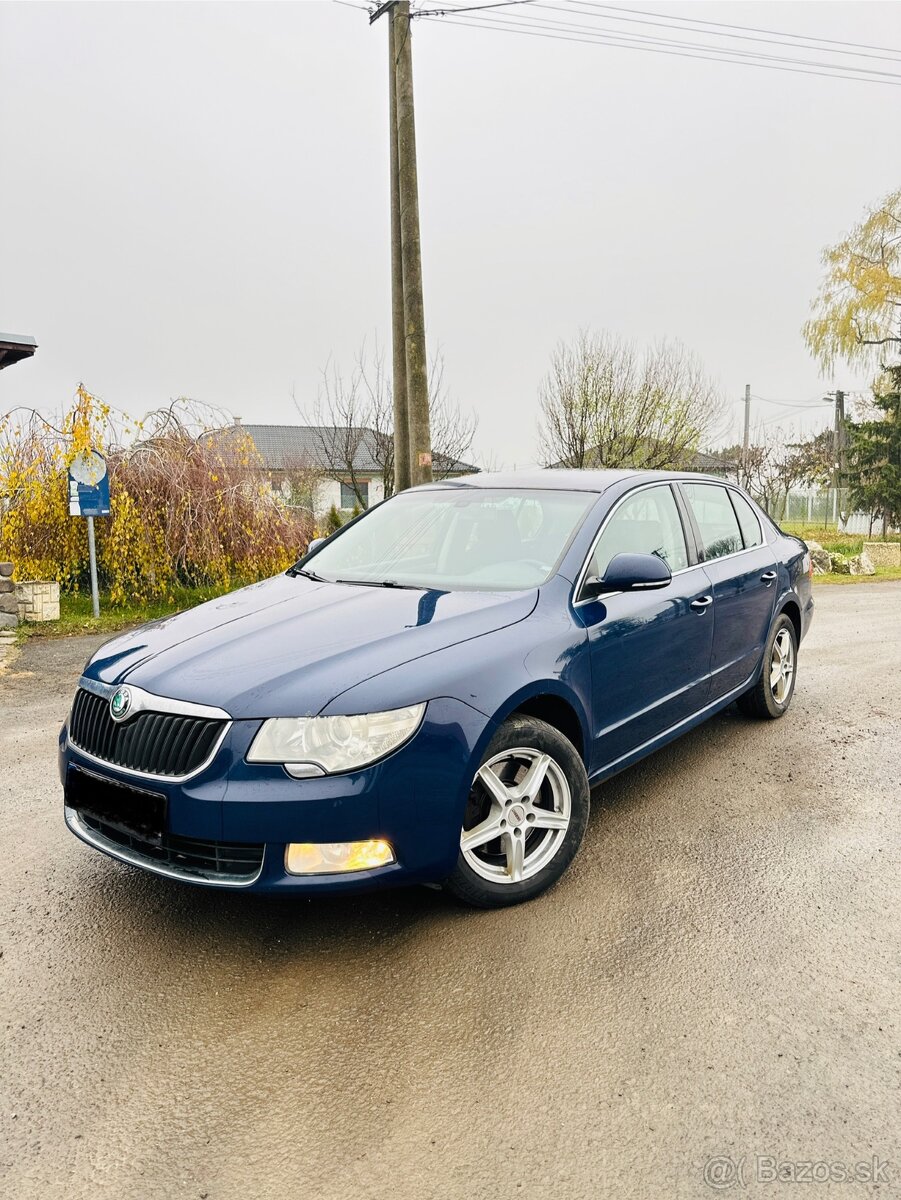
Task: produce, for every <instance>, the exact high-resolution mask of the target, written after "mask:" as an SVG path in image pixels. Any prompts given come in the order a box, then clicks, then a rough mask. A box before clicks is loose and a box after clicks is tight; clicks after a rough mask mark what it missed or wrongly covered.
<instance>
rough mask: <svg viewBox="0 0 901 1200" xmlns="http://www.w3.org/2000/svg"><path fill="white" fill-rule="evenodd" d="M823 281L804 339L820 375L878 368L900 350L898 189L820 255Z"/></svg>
mask: <svg viewBox="0 0 901 1200" xmlns="http://www.w3.org/2000/svg"><path fill="white" fill-rule="evenodd" d="M823 264H824V266H825V267H826V275H825V278H824V279H823V282H822V284H821V286H820V292H819V295H818V296H817V298H816V300H815V301H814V302H813V306H812V307H813V316H812V317H811V319H810V320H809V321H808V322H807V323H806V324H805V326H804V338H805V340H806V342H807V344H808V346H809V347H810V349H811V351H812V353H813V354H814V356H815V357H816V358H817V359H819V361H820V363H821V364H822V365H823V367H824V368H825V369H827V370H828V369H830V368H831V367H832V366H833V364H834V363H835V360H836V359H837V358H843V359H845V360H846V361H847V362H850V363H862V364H868V365H872V366H879V365H880V363H881V362H883V361H884V360H885V357H886V353H887V351H888V350H891V349H892V348H893V347H894V348H899V349H901V189H899V190H898V191H895V192H891V193H890V194H889V195H888V196H886V197H885V199H884V200H883V201H882V203H881V204H880V205H879V206H878V208H875V209H873V211H872V212H870V213H869V214H868V215H867V216H866V218H865V219H864V220H863V221H861V222H860V223H859V224H857V225H855V226H854V228H853V229H852V230H851V232H850V233H849V234H848V236H847V237H845V238H843V239H842V241H840V242H838V243H837V245H835V246H830V247H828V248H827V249H826V250H824V252H823Z"/></svg>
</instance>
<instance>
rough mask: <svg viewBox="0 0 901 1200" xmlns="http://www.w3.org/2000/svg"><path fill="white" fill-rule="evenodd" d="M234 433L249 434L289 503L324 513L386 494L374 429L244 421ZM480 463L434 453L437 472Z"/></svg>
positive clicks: (457, 471)
mask: <svg viewBox="0 0 901 1200" xmlns="http://www.w3.org/2000/svg"><path fill="white" fill-rule="evenodd" d="M234 430H235V432H240V433H243V434H244V435H245V436H246V437H249V438H250V440H251V441H252V442H253V444H254V446H255V447H256V451H257V454H258V455H259V456H260V469H261V470H262V471H263V473H264V474H265V475H266V477H267V478H268V480H269V482H270V484H271V485H272V488H273V490H275V491H278V492H280V493H281V494H282V495H283V496H284V497H285V499H287V500H288V501H289V502H293V503H299V504H301V505H302V506H303V507H309V508H310V509H312V511H313V514H314V516H317V517H319V516H322V515H323V514H324V513H327V512H328V511H329V509H330V508H331V507H332V506H333V505H334V507H335V508H336V509H338V510H339V511H340V512H350V511H352V510H353V509H354V508H368V507H369V506H370V505H372V504H377V503H378V502H379V501H380V500H384V498H385V468H384V462H385V457H386V455H385V453H384V451H383V449H382V447H383V445H384V442H383V440H382V439H381V438H380V435H378V434H377V433H376V432H375V430H373V429H367V428H363V427H361V428H351V429H346V428H343V429H342V428H339V427H336V426H330V425H245V424H244V423H243V422H241V421H239V422H237V423H236V425H235V427H234ZM478 469H479V468H478V467H475V466H473V465H472V464H471V463H465V462H460V461H459V460H454V461H450V460H448V459H447V458H445V457H444V456H443V455H441V454H436V455H435V456H434V470H435V474H436V476H440V477H441V478H443V479H449V478H454V477H456V476H459V475H473V474H475V473H476V472H477V471H478Z"/></svg>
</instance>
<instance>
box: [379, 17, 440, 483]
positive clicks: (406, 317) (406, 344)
mask: <svg viewBox="0 0 901 1200" xmlns="http://www.w3.org/2000/svg"><path fill="white" fill-rule="evenodd" d="M385 13H388V14H390V17H389V19H390V26H391V27H390V31H389V37H388V44H389V47H390V60H389V61H390V71H391V78H390V79H389V87H390V88H393V97H394V100H393V104H392V105H389V109H391V110H393V111H392V128H391V146H392V154H391V175H392V182H391V193H392V251H393V253H392V337H393V343H394V345H393V356H392V361H393V365H394V393H395V398H394V404H395V408H394V414H395V424H394V457H395V470H396V472H397V473H396V475H395V480H396V490H397V491H401V490H402V488H403V487H404V486H405V484H404V483H403V482H401V479H402V470H403V466H404V463H405V461H406V462H407V463H408V464H409V481H408V482H409V483H412V484H417V483H430V482H431V479H432V441H431V430H430V427H429V383H428V367H427V364H426V352H425V308H424V304H423V299H422V255H421V248H420V238H419V185H418V180H417V173H416V124H415V120H414V110H413V51H412V44H411V38H410V2H409V0H387V2H386V3H384V4H381V5H379V7H378V8H377V9H376V10H375V12H374V13H373V14H372V15H371V16H370V18H369V23H370V24H372V22H373V21H376V20H378V18H379V17H380V16H382V15H383V14H385ZM395 211H396V212H397V219H396V220H395V216H394V213H395ZM395 238H396V239H397V240H398V242H399V255H398V257H399V260H400V263H399V266H398V262H397V258H396V257H395V255H396V254H397V251H396V250H394V245H395ZM400 290H402V294H403V313H402V316H403V324H402V327H401V321H400V314H399V309H400V295H399V291H400ZM399 342H400V344H401V345H402V347H403V351H402V352H403V361H404V365H405V370H402V369H401V350H400V348H399V345H398V343H399ZM401 376H403V377H404V379H405V383H406V389H405V397H404V398H405V400H406V404H405V406H404V405H402V404H401V403H400V398H399V396H398V382H399V380H400V378H401ZM399 420H400V424H399ZM405 446H406V448H407V455H406V459H405V455H404V448H405ZM398 468H400V469H398Z"/></svg>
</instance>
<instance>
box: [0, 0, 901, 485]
mask: <svg viewBox="0 0 901 1200" xmlns="http://www.w3.org/2000/svg"><path fill="white" fill-rule="evenodd" d="M430 2H431V0H430ZM472 2H473V3H475V2H479V0H472ZM432 6H433V7H434V6H435V5H434V4H432ZM590 7H591V6H589V5H585V8H586V9H588V8H590ZM632 7H637V8H642V9H644V8H646V9H648V10H652V11H665V12H667V13H670V14H678V15H682V16H693V17H701V18H704V19H706V20H718V21H729V22H734V23H739V24H743V25H752V26H761V27H765V28H767V29H775V30H780V31H782V30H785V31H790V32H794V33H805V34H815V35H817V36H819V37H829V38H834V39H839V40H850V41H853V42H858V43H872V44H874V45H876V46H880V47H893V48H896V49H897V48H898V47H901V5H898V4H890V3H885V4H873V3H861V2H856V3H832V4H823V3H803V4H793V3H778V4H777V3H770V4H759V3H758V4H745V3H734V4H725V3H707V4H699V3H697V4H674V5H664V4H663V3H662V0H653V2H652V0H646V3H642V4H639V3H638V2H637V0H635V3H634V4H633V6H632ZM599 11H600V10H598V12H599ZM624 11H628V6H627V7H626V8H624ZM596 17H597V13H596V12H593V13H591V14H589V15H588V16H586V20H591V19H595V18H596ZM644 32H645V33H649V32H653V30H651V29H647V28H646V29H644ZM680 36H683V37H686V35H685V34H683V35H680ZM690 36H691V35H687V40H690ZM386 37H387V29H386V26H385V22H384V21H381V22H379V23H378V24H376V25H374V26H373V27H372V28H370V27H369V24H368V22H367V18H366V14H365V13H364V12H358V11H355V10H354V9H352V8H350V7H345V6H343V5H339V4H332V3H325V2H321V3H319V2H309V3H293V4H289V3H284V4H266V3H254V4H246V3H234V4H217V3H209V4H191V3H180V4H160V3H144V4H126V3H118V4H112V3H110V4H79V3H67V4H62V5H57V4H49V3H48V4H43V3H27V4H18V3H7V4H2V5H0V124H2V129H3V141H2V175H3V184H2V188H0V229H2V258H0V329H2V330H4V331H9V332H16V333H26V334H31V335H33V336H34V337H36V338H37V340H38V342H39V345H40V348H39V350H38V352H37V355H36V356H35V358H34V359H33V360H32V361H31V362H25V363H21V364H19V365H17V366H15V367H12V368H10V369H8V370H6V371H4V372H2V374H0V411H6V410H7V409H9V408H11V407H12V406H13V405H15V404H28V405H33V406H36V407H39V408H42V409H45V410H53V409H56V408H58V407H59V406H60V405H62V404H64V403H65V402H66V401H67V400H68V399H69V397H70V396H71V394H72V392H73V391H74V388H75V386H76V384H77V382H78V381H79V380H83V381H84V383H85V385H86V386H87V387H88V388H89V389H90V390H92V391H95V392H97V393H99V394H100V395H102V396H103V397H104V399H106V400H107V401H109V402H110V403H112V404H114V405H116V406H118V407H122V408H125V409H128V410H129V411H131V412H133V413H136V414H137V413H140V412H143V411H145V410H146V409H148V408H151V407H156V406H158V405H159V404H161V403H164V402H166V401H167V400H168V399H169V398H170V397H174V396H179V395H188V396H192V397H194V398H196V399H198V400H203V401H207V402H209V403H212V404H219V405H224V406H226V407H227V408H229V409H230V410H232V411H233V412H235V413H237V414H239V415H241V416H242V417H243V418H244V420H245V421H251V420H253V421H259V422H281V421H285V422H292V421H296V420H297V419H298V417H297V413H296V410H295V408H294V405H293V402H292V399H291V394H292V390H294V391H295V393H296V395H297V397H298V398H299V399H300V400H302V401H304V400H306V401H309V402H312V401H313V399H314V398H315V395H316V390H317V386H318V381H319V375H320V371H321V368H322V367H323V366H324V365H325V363H326V361H327V360H328V358H329V356H330V355H331V356H333V357H334V358H335V360H336V361H338V362H343V363H348V364H349V363H350V361H351V360H352V358H353V354H354V351H355V348H356V347H357V346H358V345H359V344H360V343H361V341H362V340H363V339H364V338H369V339H370V341H371V340H373V339H374V338H375V337H376V336H378V337H380V338H381V339H382V340H383V341H385V342H387V339H388V337H389V334H390V308H389V262H390V260H389V223H388V173H387V168H388V150H387V50H386ZM414 47H415V50H414V64H415V81H416V102H417V135H418V140H419V171H420V198H421V212H422V238H423V270H424V282H425V307H426V319H427V324H428V331H429V338H430V341H431V342H432V343H436V342H437V343H440V345H441V347H442V349H443V351H444V355H445V359H446V373H447V379H448V381H449V383H450V386H451V389H452V391H453V393H454V395H455V396H456V398H457V399H458V401H459V402H460V404H461V405H462V406H464V407H467V408H468V407H472V408H475V409H476V410H477V411H478V414H479V420H480V428H479V434H478V439H477V443H476V457H477V461H478V460H479V459H485V458H488V459H490V460H491V461H492V462H493V463H494V464H496V465H503V466H508V467H510V466H513V465H514V464H515V465H519V466H523V465H526V464H528V463H530V462H534V461H535V460H536V458H537V455H538V451H537V395H536V393H537V385H538V382H539V380H540V378H541V376H542V374H543V373H544V371H545V369H546V365H547V361H548V358H549V356H550V354H551V351H552V350H553V347H554V345H555V343H556V342H557V341H558V339H560V338H566V337H569V336H571V335H573V334H574V333H575V332H576V331H577V330H578V329H579V327H581V326H592V327H595V328H597V329H609V330H612V331H614V332H616V333H618V334H621V335H624V336H626V337H629V338H634V339H636V340H638V341H640V342H646V341H653V340H654V339H657V338H660V337H663V336H669V337H674V338H679V339H681V340H682V341H683V342H684V343H685V344H686V345H687V346H689V347H691V348H692V349H693V350H695V351H696V352H697V353H698V354H699V355H700V356H701V358H702V359H703V361H704V362H705V364H706V365H707V367H708V369H709V371H710V372H711V374H713V375H714V376H715V377H716V378H717V379H718V380H719V381H720V382H721V384H722V386H723V388H724V390H725V391H726V392H727V393H728V395H729V397H730V399H731V398H735V400H736V401H737V400H738V398H739V397H740V396H741V394H742V392H743V388H744V384H745V383H746V382H749V383H750V384H751V385H752V390H753V392H754V394H755V395H756V396H760V397H768V398H773V399H776V400H780V401H790V402H792V403H796V404H799V405H803V404H808V405H810V404H811V402H813V401H815V400H816V398H817V397H818V396H819V395H821V394H822V392H823V391H824V390H826V389H827V388H828V387H830V386H832V385H833V384H835V383H837V384H838V385H839V386H841V385H846V386H848V385H850V386H853V385H854V383H855V380H854V377H853V376H852V375H851V374H850V373H848V372H845V371H844V370H841V371H840V372H839V373H838V374H837V376H836V378H835V379H834V380H833V379H826V380H824V379H822V378H821V377H820V375H819V372H818V369H817V367H816V365H815V364H814V363H813V362H812V360H811V359H810V357H809V356H808V354H807V351H806V349H805V347H804V345H803V343H802V340H801V336H800V327H801V325H802V323H803V321H804V320H805V317H806V315H807V310H808V305H809V301H810V299H811V297H812V296H813V294H814V293H815V291H816V287H817V283H818V280H819V277H820V264H819V254H820V251H821V249H822V247H823V246H824V245H825V244H827V243H829V242H831V241H834V240H835V239H836V238H837V236H838V235H839V234H840V233H841V232H842V230H844V229H846V228H847V227H849V226H850V225H851V224H852V223H853V222H854V221H855V220H857V219H858V218H859V216H860V215H861V213H862V212H863V210H864V208H865V207H866V206H867V205H868V204H871V203H874V202H875V201H877V200H878V199H880V198H881V197H882V196H883V195H884V194H885V193H886V192H887V191H889V190H890V189H892V188H895V187H897V186H899V184H901V178H899V167H901V163H899V155H898V145H899V142H898V138H899V134H898V130H899V127H901V89H899V88H897V87H892V86H877V85H875V84H873V83H864V82H858V81H856V80H855V81H853V82H849V81H843V80H835V79H824V78H819V77H816V76H813V75H802V74H796V73H786V72H777V71H768V70H759V69H751V68H748V67H744V66H739V65H736V64H734V63H729V64H721V63H714V62H698V61H695V60H692V59H688V58H681V57H671V56H664V55H659V54H651V53H640V52H635V51H630V50H626V49H613V48H610V47H609V46H600V45H584V44H573V43H570V42H565V41H555V40H550V39H548V38H539V37H526V36H518V35H516V34H512V33H503V32H498V31H495V30H487V29H475V28H460V27H454V26H451V25H448V24H447V23H446V22H442V21H441V20H439V19H432V20H429V21H426V20H420V21H419V22H417V23H416V25H415V33H414ZM750 48H751V49H759V50H761V51H766V50H768V49H769V47H768V46H766V45H760V44H752V45H751V46H750ZM776 52H780V53H784V54H790V53H791V52H790V51H787V50H782V51H779V50H777V51H776ZM794 57H801V58H811V59H820V60H822V59H826V58H827V57H828V56H826V55H823V54H814V53H810V54H796V55H794ZM855 61H857V62H858V65H861V61H862V60H855ZM863 65H867V64H866V63H864V64H863ZM871 65H874V66H876V67H880V68H887V69H889V70H895V71H901V66H897V65H894V66H893V65H892V64H891V63H884V62H875V61H873V62H872V64H871ZM732 410H733V412H734V426H733V428H734V432H735V434H736V435H737V433H738V430H739V419H740V412H741V405H740V404H739V403H737V402H736V403H733V404H732ZM827 414H828V409H827V408H826V407H825V406H819V407H808V409H807V410H806V412H802V413H801V414H800V419H801V420H802V421H804V422H805V424H806V427H807V428H815V427H817V426H818V424H819V423H821V422H824V421H825V418H826V416H827ZM754 417H755V419H758V418H759V419H765V420H767V421H770V422H772V421H773V420H774V419H776V418H779V417H784V418H785V421H786V422H791V421H795V422H797V421H798V420H799V417H798V415H796V414H793V413H792V411H791V409H790V408H787V407H776V406H773V405H770V404H763V403H758V402H757V401H755V405H754ZM795 427H796V428H797V424H796V426H795ZM771 428H772V425H771Z"/></svg>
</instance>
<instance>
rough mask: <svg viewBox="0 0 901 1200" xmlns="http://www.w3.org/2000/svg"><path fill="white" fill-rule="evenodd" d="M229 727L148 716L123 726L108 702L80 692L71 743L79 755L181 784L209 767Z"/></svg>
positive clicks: (163, 715)
mask: <svg viewBox="0 0 901 1200" xmlns="http://www.w3.org/2000/svg"><path fill="white" fill-rule="evenodd" d="M226 724H227V722H226V721H219V720H213V719H211V718H209V717H192V716H181V715H178V714H175V713H162V712H146V711H142V712H139V713H136V714H135V716H133V717H131V718H130V719H128V720H126V721H122V722H117V721H114V720H113V718H112V716H111V714H110V709H109V701H108V700H107V699H106V698H105V697H103V696H97V695H95V694H94V693H93V692H88V691H85V689H84V688H79V689H78V691H77V693H76V695H75V703H74V704H73V706H72V717H71V720H70V722H69V738H70V740H71V742H72V744H73V745H74V746H75V747H76V748H77V749H79V750H84V751H85V753H86V754H90V755H93V757H94V758H99V759H101V760H102V761H103V762H107V763H110V764H111V765H112V766H115V767H122V768H124V769H125V770H127V771H137V772H140V773H141V774H145V775H161V776H166V777H172V778H180V777H183V776H185V775H190V774H191V773H192V772H193V771H196V770H197V769H198V768H199V767H201V766H203V764H204V763H205V762H206V761H207V759H208V758H209V757H210V755H211V754H212V752H213V749H214V747H215V746H216V742H217V740H218V738H219V736H220V734H221V733H222V731H223V729H224V728H225V726H226Z"/></svg>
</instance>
